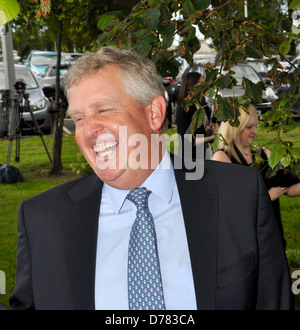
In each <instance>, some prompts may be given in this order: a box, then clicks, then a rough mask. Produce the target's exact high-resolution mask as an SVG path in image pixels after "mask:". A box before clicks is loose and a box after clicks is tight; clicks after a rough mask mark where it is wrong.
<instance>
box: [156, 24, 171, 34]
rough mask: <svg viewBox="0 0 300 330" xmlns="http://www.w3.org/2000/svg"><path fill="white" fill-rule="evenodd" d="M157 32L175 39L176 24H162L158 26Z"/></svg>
mask: <svg viewBox="0 0 300 330" xmlns="http://www.w3.org/2000/svg"><path fill="white" fill-rule="evenodd" d="M157 31H158V33H159V34H162V35H166V36H168V37H173V35H174V33H175V23H174V24H173V23H169V24H168V23H167V24H166V23H162V24H160V25H159V26H158V28H157Z"/></svg>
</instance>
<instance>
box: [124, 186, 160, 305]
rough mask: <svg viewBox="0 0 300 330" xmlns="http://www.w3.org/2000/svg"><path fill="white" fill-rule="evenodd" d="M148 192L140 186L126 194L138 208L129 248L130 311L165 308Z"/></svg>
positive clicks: (149, 192)
mask: <svg viewBox="0 0 300 330" xmlns="http://www.w3.org/2000/svg"><path fill="white" fill-rule="evenodd" d="M150 194H151V191H149V190H147V189H146V188H144V187H142V188H136V189H133V190H131V191H130V192H129V193H128V195H127V199H129V200H130V201H131V202H132V203H134V204H135V205H136V207H137V212H136V219H135V222H134V224H133V225H132V228H131V233H130V239H129V247H128V300H129V309H132V310H159V309H165V303H164V297H163V289H162V283H161V275H160V268H159V261H158V255H157V248H156V235H155V228H154V222H153V217H152V214H151V213H150V211H149V208H148V197H149V195H150Z"/></svg>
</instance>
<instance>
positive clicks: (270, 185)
mask: <svg viewBox="0 0 300 330" xmlns="http://www.w3.org/2000/svg"><path fill="white" fill-rule="evenodd" d="M248 111H249V113H246V112H245V111H243V110H241V112H240V116H239V121H240V125H239V127H233V126H231V125H230V124H229V123H228V122H227V123H222V124H221V126H220V129H219V131H218V133H219V134H220V135H222V137H223V139H224V140H225V141H226V143H224V142H223V141H222V140H221V141H220V144H221V145H220V149H218V150H217V151H216V152H215V153H214V155H213V157H212V160H217V161H223V162H227V163H236V164H241V165H245V166H253V167H257V168H258V169H259V170H260V172H261V173H262V176H263V178H264V181H265V184H266V186H267V189H268V192H269V195H270V198H271V201H272V205H273V208H274V212H275V215H276V218H277V221H278V225H279V228H280V231H281V234H282V236H283V227H282V222H281V215H280V205H279V197H280V196H282V195H283V194H285V195H286V196H290V197H296V196H300V180H299V179H298V178H297V177H295V176H292V175H291V174H287V173H284V170H283V169H280V170H279V171H278V172H277V174H276V175H275V176H272V177H269V176H268V170H269V166H268V158H269V156H270V154H271V152H270V151H269V150H267V149H263V148H258V149H256V150H252V148H251V146H252V142H253V140H254V139H255V138H256V129H257V124H258V116H257V111H256V108H255V107H254V106H253V105H250V106H249V108H248ZM255 155H258V156H259V157H260V158H262V159H263V161H262V162H261V163H260V164H257V163H256V162H255Z"/></svg>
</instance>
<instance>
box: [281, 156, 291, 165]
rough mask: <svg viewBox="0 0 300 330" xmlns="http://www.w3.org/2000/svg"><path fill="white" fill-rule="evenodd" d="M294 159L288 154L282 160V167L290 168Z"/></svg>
mask: <svg viewBox="0 0 300 330" xmlns="http://www.w3.org/2000/svg"><path fill="white" fill-rule="evenodd" d="M291 161H292V157H291V155H290V154H287V155H286V156H285V157H283V158H282V160H281V165H282V166H283V167H288V166H289V165H290V164H291Z"/></svg>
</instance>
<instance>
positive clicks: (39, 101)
mask: <svg viewBox="0 0 300 330" xmlns="http://www.w3.org/2000/svg"><path fill="white" fill-rule="evenodd" d="M15 72H16V80H23V81H24V83H25V84H26V90H25V92H26V93H28V94H29V102H30V106H31V109H32V110H33V114H34V117H35V119H36V120H37V123H38V125H39V128H40V129H41V130H43V131H44V132H45V133H48V132H49V131H50V130H51V124H50V116H49V111H48V110H49V107H50V101H49V100H48V98H47V97H46V96H45V94H44V92H43V90H42V88H41V87H40V85H39V84H38V81H37V80H36V78H35V76H34V75H33V73H32V71H31V70H30V69H29V68H28V67H27V66H25V65H20V64H16V65H15ZM0 90H5V76H4V65H3V64H2V63H0ZM20 117H21V119H22V120H21V121H20V122H21V124H20V128H21V129H22V132H30V131H32V130H33V128H35V126H34V123H33V121H32V117H31V114H30V112H29V111H26V110H25V111H24V112H22V113H20Z"/></svg>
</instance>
